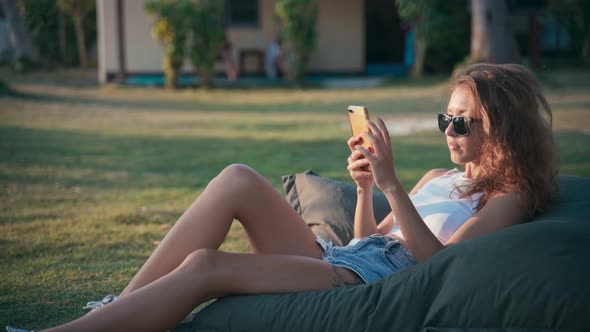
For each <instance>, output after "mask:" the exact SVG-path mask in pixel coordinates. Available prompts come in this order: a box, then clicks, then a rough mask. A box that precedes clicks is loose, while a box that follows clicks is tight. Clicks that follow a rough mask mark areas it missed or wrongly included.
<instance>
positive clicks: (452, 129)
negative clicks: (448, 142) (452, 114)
mask: <svg viewBox="0 0 590 332" xmlns="http://www.w3.org/2000/svg"><path fill="white" fill-rule="evenodd" d="M445 135H447V136H457V133H456V132H455V126H454V125H453V122H449V125H448V126H447V129H445Z"/></svg>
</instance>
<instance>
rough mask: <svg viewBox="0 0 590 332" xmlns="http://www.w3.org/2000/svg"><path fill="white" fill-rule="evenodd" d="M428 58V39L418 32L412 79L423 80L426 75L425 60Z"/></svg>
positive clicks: (415, 39)
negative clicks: (424, 74) (423, 75)
mask: <svg viewBox="0 0 590 332" xmlns="http://www.w3.org/2000/svg"><path fill="white" fill-rule="evenodd" d="M425 58H426V39H425V38H424V36H422V33H420V32H419V31H416V35H415V38H414V66H413V67H412V77H413V78H418V79H419V78H422V74H423V73H424V59H425Z"/></svg>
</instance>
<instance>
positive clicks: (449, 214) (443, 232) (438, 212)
mask: <svg viewBox="0 0 590 332" xmlns="http://www.w3.org/2000/svg"><path fill="white" fill-rule="evenodd" d="M469 181H470V179H468V178H466V177H465V172H459V170H457V169H456V168H455V169H453V170H451V171H448V172H447V173H445V174H444V175H442V176H439V177H436V178H434V179H432V180H430V181H428V182H427V183H426V184H424V186H422V188H420V190H418V192H416V193H415V194H414V195H412V196H410V199H411V200H412V203H414V206H415V207H416V210H417V211H418V213H419V214H420V216H421V217H422V219H423V220H424V222H425V223H426V226H428V228H429V229H430V231H432V233H433V234H434V235H435V236H436V237H437V238H438V239H439V241H440V242H442V243H443V244H444V243H445V242H447V241H448V240H449V238H450V237H451V236H453V234H454V233H455V232H456V231H457V230H458V229H459V227H461V225H463V224H464V223H465V222H466V221H467V219H469V218H471V216H473V214H474V213H475V212H476V207H477V204H478V203H479V200H480V198H481V196H482V195H483V194H482V193H478V194H475V195H473V196H472V197H471V198H460V197H459V196H460V192H459V190H460V189H461V186H464V185H466V184H468V183H469ZM456 188H459V190H457V189H456ZM393 219H394V221H396V220H395V216H394V217H393ZM390 233H392V234H395V235H397V236H399V237H401V238H403V234H402V232H401V230H400V228H399V226H398V225H397V222H395V226H394V227H393V228H392V229H391V231H390Z"/></svg>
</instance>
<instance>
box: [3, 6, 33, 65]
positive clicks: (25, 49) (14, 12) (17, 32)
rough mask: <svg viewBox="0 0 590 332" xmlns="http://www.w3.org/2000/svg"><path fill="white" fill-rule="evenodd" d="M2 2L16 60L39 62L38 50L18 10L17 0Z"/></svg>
mask: <svg viewBox="0 0 590 332" xmlns="http://www.w3.org/2000/svg"><path fill="white" fill-rule="evenodd" d="M0 4H1V5H2V9H3V10H4V15H5V16H6V23H7V24H6V25H7V27H8V33H9V35H10V41H11V43H12V47H13V48H14V52H15V56H16V58H15V60H20V59H28V60H30V61H34V62H37V61H38V60H39V59H38V55H37V52H36V50H35V49H34V48H33V44H32V43H31V39H30V38H29V33H28V31H27V28H26V27H25V24H24V21H23V19H22V17H21V16H20V13H19V12H18V8H17V6H16V0H0Z"/></svg>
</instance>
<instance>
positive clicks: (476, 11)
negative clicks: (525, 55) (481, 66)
mask: <svg viewBox="0 0 590 332" xmlns="http://www.w3.org/2000/svg"><path fill="white" fill-rule="evenodd" d="M518 53H519V52H518V47H517V44H516V38H515V36H514V32H513V31H512V26H511V24H510V13H509V12H508V8H506V2H505V1H504V0H471V58H472V59H475V60H476V61H484V62H492V63H516V62H519V59H518V55H519V54H518Z"/></svg>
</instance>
